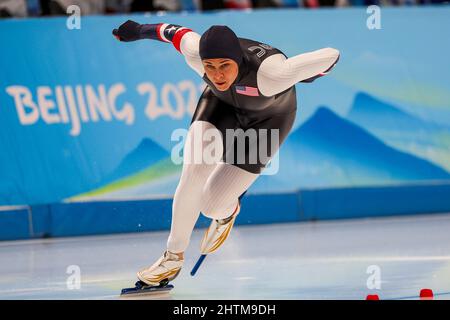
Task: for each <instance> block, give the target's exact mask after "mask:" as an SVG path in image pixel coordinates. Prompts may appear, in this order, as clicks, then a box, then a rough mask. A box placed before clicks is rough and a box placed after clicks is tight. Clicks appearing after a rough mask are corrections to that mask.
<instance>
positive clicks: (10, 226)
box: [0, 208, 30, 240]
mask: <svg viewBox="0 0 450 320" xmlns="http://www.w3.org/2000/svg"><path fill="white" fill-rule="evenodd" d="M29 237H30V228H29V223H28V209H26V208H25V209H16V210H9V211H0V240H16V239H27V238H29Z"/></svg>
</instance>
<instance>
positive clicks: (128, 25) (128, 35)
mask: <svg viewBox="0 0 450 320" xmlns="http://www.w3.org/2000/svg"><path fill="white" fill-rule="evenodd" d="M112 33H113V35H114V36H115V37H116V38H117V39H118V40H120V41H123V42H130V41H136V40H140V39H141V25H140V24H139V23H137V22H134V21H132V20H128V21H127V22H125V23H122V24H121V25H120V27H119V29H114V30H113V32H112Z"/></svg>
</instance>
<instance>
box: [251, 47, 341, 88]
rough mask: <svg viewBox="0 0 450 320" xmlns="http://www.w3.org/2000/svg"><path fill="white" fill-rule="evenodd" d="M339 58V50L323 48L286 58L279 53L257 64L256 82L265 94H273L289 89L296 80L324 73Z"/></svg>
mask: <svg viewBox="0 0 450 320" xmlns="http://www.w3.org/2000/svg"><path fill="white" fill-rule="evenodd" d="M338 58H339V51H338V50H336V49H333V48H324V49H320V50H316V51H312V52H307V53H303V54H299V55H297V56H295V57H292V58H289V59H286V57H285V56H284V55H283V54H281V53H279V54H274V55H273V56H270V57H268V58H266V59H265V60H264V61H263V62H262V63H261V65H260V66H259V69H258V73H257V83H258V89H259V91H260V92H261V93H262V94H263V95H265V96H268V97H269V96H273V95H275V94H277V93H280V92H282V91H284V90H286V89H289V88H290V87H292V86H293V85H295V84H296V83H297V82H300V81H303V80H306V79H310V78H312V77H315V76H320V75H324V72H325V71H328V70H329V69H330V68H331V67H333V65H334V64H336V62H337V59H338Z"/></svg>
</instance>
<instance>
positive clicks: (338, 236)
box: [0, 214, 450, 299]
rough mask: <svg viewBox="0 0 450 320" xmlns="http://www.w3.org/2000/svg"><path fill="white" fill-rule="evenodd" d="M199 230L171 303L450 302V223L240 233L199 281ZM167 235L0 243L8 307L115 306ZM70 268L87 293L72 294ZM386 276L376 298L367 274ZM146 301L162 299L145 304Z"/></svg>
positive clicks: (330, 224) (438, 219) (335, 224)
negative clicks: (376, 271)
mask: <svg viewBox="0 0 450 320" xmlns="http://www.w3.org/2000/svg"><path fill="white" fill-rule="evenodd" d="M202 234H203V230H196V231H195V232H194V236H193V238H192V241H191V246H190V249H189V250H188V251H187V253H186V262H185V267H184V269H183V271H182V272H181V274H180V275H179V277H178V278H177V279H176V280H175V281H174V283H173V284H174V285H175V288H174V289H173V290H172V292H171V293H170V295H168V296H166V297H165V298H172V299H365V297H366V295H367V294H369V293H370V294H374V293H376V294H378V295H379V296H380V298H381V299H415V298H417V295H418V293H419V290H420V289H421V288H431V289H433V291H434V292H435V299H450V214H444V215H423V216H410V217H395V218H378V219H359V220H341V221H325V222H308V223H295V224H277V225H264V226H237V227H235V228H234V230H233V231H232V233H231V235H230V238H229V239H228V240H227V242H226V243H225V244H224V246H223V247H222V248H221V249H220V250H219V251H218V252H217V253H214V254H212V255H210V256H208V257H207V258H206V260H205V261H204V263H203V265H202V266H201V268H200V269H199V271H198V273H197V275H196V276H195V277H191V276H190V274H189V273H190V270H191V268H192V267H193V265H194V263H195V260H196V259H197V258H198V249H199V242H200V238H201V236H202ZM167 236H168V231H164V232H153V233H140V234H121V235H112V236H93V237H78V238H60V239H45V240H32V241H15V242H13V241H10V242H0V261H1V263H0V299H116V298H119V293H120V290H121V288H123V287H130V286H132V285H133V284H134V282H135V271H137V270H138V269H139V268H141V267H143V266H146V265H148V264H150V263H153V262H154V260H155V259H157V258H158V257H159V256H160V254H161V253H162V252H163V250H164V247H165V242H166V239H167ZM71 265H77V266H79V267H80V271H81V288H80V289H75V290H69V289H68V288H67V284H66V281H67V278H68V277H69V276H70V275H69V274H67V273H66V271H67V268H68V267H69V266H71ZM371 265H377V266H379V267H380V271H381V274H380V275H381V281H382V282H381V289H380V290H369V289H368V288H367V279H368V278H369V276H370V274H368V273H367V268H368V267H369V266H371ZM146 298H149V299H151V298H153V299H154V298H161V297H158V296H153V297H152V296H147V297H146Z"/></svg>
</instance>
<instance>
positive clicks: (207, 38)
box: [113, 20, 339, 286]
mask: <svg viewBox="0 0 450 320" xmlns="http://www.w3.org/2000/svg"><path fill="white" fill-rule="evenodd" d="M113 34H114V36H115V37H116V38H117V39H118V40H120V41H124V42H129V41H135V40H141V39H152V40H159V41H163V42H170V43H172V44H173V46H174V47H175V49H176V50H178V51H179V52H180V53H181V54H182V55H183V56H184V58H185V60H186V62H187V64H188V65H189V66H190V67H191V68H192V69H194V71H195V72H197V73H198V74H199V76H200V77H202V78H203V80H204V81H205V82H206V84H207V86H206V89H205V90H204V92H203V93H202V95H201V97H200V100H199V101H198V104H197V107H196V110H195V112H194V115H193V117H192V121H191V124H190V127H189V131H188V134H187V137H186V140H185V144H184V149H183V150H184V152H183V168H182V173H181V178H180V181H179V183H178V186H177V189H176V192H175V195H174V200H173V205H172V224H171V230H170V235H169V238H168V241H167V250H166V251H165V252H164V254H163V255H162V256H161V257H160V258H159V259H158V260H157V261H156V262H155V263H154V264H153V265H151V266H150V267H148V268H145V269H143V270H141V271H139V272H138V273H137V277H138V279H139V280H140V281H142V282H144V283H145V284H147V285H148V286H157V285H160V283H167V282H168V281H172V280H173V279H175V278H176V277H177V276H178V274H179V272H180V270H181V268H182V266H183V262H184V251H185V250H186V248H187V247H188V244H189V241H190V237H191V234H192V231H193V229H194V225H195V223H196V221H197V219H198V217H199V215H200V212H201V213H203V214H204V215H205V216H207V217H209V218H211V219H212V222H211V225H210V227H209V228H208V229H207V230H206V233H205V235H204V237H203V240H202V243H201V253H202V254H209V253H212V252H214V251H216V250H217V249H218V248H219V247H220V246H221V245H222V244H223V243H224V241H225V240H226V239H227V237H228V235H229V233H230V231H231V228H232V227H233V224H234V221H235V219H236V216H237V215H238V213H239V211H240V205H241V203H240V202H241V201H240V200H241V196H242V195H243V194H244V193H245V192H246V190H247V189H248V188H249V187H250V186H251V185H252V183H253V182H254V181H255V180H256V179H257V178H258V176H259V175H260V174H261V172H262V170H263V169H264V168H265V167H266V165H267V164H268V160H267V159H265V160H261V159H258V160H257V161H251V160H254V158H252V154H259V151H260V150H259V149H260V148H261V145H262V146H264V145H266V147H267V149H268V152H269V156H268V159H270V158H271V157H273V155H274V154H275V153H276V152H277V150H278V149H279V146H280V145H281V144H282V143H283V141H284V139H285V138H286V136H287V135H288V133H289V131H290V130H291V128H292V125H293V123H294V120H295V116H296V110H297V99H296V91H295V84H296V83H297V82H312V81H314V80H315V79H317V78H319V77H321V76H323V75H325V74H327V73H328V72H329V71H330V70H331V69H332V68H333V67H334V65H335V64H336V63H337V62H338V60H339V51H338V50H336V49H333V48H323V49H320V50H316V51H312V52H308V53H303V54H299V55H297V56H294V57H291V58H288V57H287V56H285V55H284V54H283V53H282V52H281V51H280V50H278V49H276V48H274V47H272V46H269V45H267V44H264V43H261V42H258V41H254V40H249V39H244V38H238V37H237V36H236V34H235V33H234V32H233V31H232V30H231V29H230V28H228V27H227V26H220V25H214V26H212V27H210V28H209V29H208V30H207V31H206V32H205V33H203V35H202V36H200V35H199V34H197V33H195V32H194V31H192V30H191V29H189V28H186V27H182V26H179V25H175V24H166V23H159V24H139V23H136V22H134V21H131V20H128V21H127V22H125V23H123V24H122V25H121V26H120V27H119V28H118V29H114V30H113ZM211 129H213V130H218V131H219V132H220V133H221V134H220V137H221V139H222V141H221V145H222V146H223V149H222V150H221V158H220V161H217V162H215V163H209V162H208V163H206V162H201V163H198V162H195V163H192V161H187V160H188V159H192V154H194V153H195V152H198V150H195V149H196V148H197V149H198V148H206V143H210V142H209V141H207V142H205V141H203V140H205V139H200V141H201V143H200V145H199V144H198V143H194V141H198V139H196V138H195V136H196V135H201V136H202V137H203V135H204V134H206V132H207V131H208V130H211ZM227 129H228V130H227ZM230 129H231V130H234V131H235V132H237V131H238V130H239V129H240V131H239V132H240V133H239V134H240V135H243V134H244V135H245V132H247V131H248V130H249V129H254V130H256V132H261V129H266V132H267V131H273V130H276V131H277V135H274V136H276V139H277V141H276V143H275V144H273V141H270V140H271V139H275V138H272V135H269V134H267V135H265V136H264V137H265V139H266V140H267V139H268V141H264V142H263V143H262V144H261V143H259V142H260V140H262V139H263V138H262V137H260V136H259V135H257V138H256V140H255V139H253V140H252V139H244V140H245V147H246V148H245V149H244V154H243V155H242V154H241V155H240V154H239V152H236V153H237V154H236V153H235V152H234V151H235V150H236V147H235V145H234V143H233V142H234V141H235V139H236V136H232V137H230V135H228V134H227V132H228V131H229V130H230ZM243 132H244V133H243ZM274 145H275V147H274ZM241 150H242V149H241ZM233 154H234V155H233ZM229 155H231V156H229ZM240 156H243V158H242V157H241V158H240V160H241V161H236V157H240ZM250 158H251V159H250Z"/></svg>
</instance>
